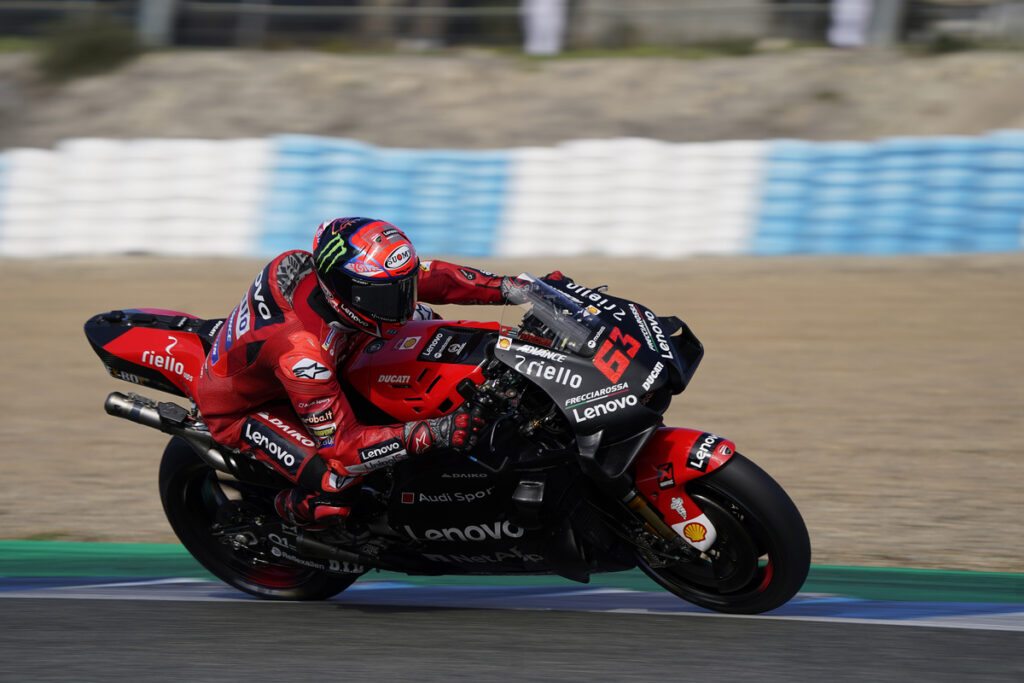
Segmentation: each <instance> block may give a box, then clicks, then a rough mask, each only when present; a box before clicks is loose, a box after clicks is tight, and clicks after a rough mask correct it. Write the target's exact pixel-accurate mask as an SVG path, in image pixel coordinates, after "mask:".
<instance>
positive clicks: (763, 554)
mask: <svg viewBox="0 0 1024 683" xmlns="http://www.w3.org/2000/svg"><path fill="white" fill-rule="evenodd" d="M687 493H688V494H689V495H690V496H691V497H692V498H693V499H694V500H695V501H696V502H697V503H698V505H700V506H701V508H702V509H703V510H704V513H705V514H706V515H707V516H708V517H709V518H710V519H711V522H712V523H713V524H714V525H715V529H716V530H717V532H718V538H717V539H716V540H715V543H714V545H713V546H711V548H709V549H708V550H707V552H705V553H702V554H701V556H700V557H699V558H698V559H696V560H694V561H687V562H679V563H676V564H671V565H667V566H652V564H651V563H649V562H647V561H646V560H645V559H644V558H643V557H638V563H639V566H640V569H642V570H643V571H644V573H646V574H647V575H648V576H650V577H651V578H652V579H654V581H655V582H657V583H658V584H660V585H661V586H662V587H663V588H665V589H666V590H668V591H670V592H672V593H674V594H676V595H678V596H679V597H681V598H683V599H684V600H687V601H688V602H692V603H694V604H695V605H699V606H701V607H706V608H708V609H712V610H715V611H718V612H728V613H732V614H759V613H761V612H767V611H768V610H772V609H775V608H776V607H779V606H781V605H783V604H785V603H786V602H788V601H789V599H790V598H792V597H793V596H794V595H796V592H797V591H798V590H800V587H801V586H803V583H804V580H805V579H806V578H807V571H808V569H809V568H810V564H811V543H810V538H809V537H808V534H807V526H806V525H805V524H804V520H803V518H802V517H801V516H800V512H799V511H798V510H797V508H796V505H794V504H793V501H792V500H791V499H790V498H789V496H788V495H786V492H785V491H783V490H782V487H781V486H779V485H778V483H776V482H775V480H774V479H772V478H771V476H769V475H768V474H767V473H766V472H765V471H764V470H762V469H761V468H760V467H758V466H757V465H755V464H754V463H753V462H751V461H750V460H748V459H747V458H745V457H743V456H742V455H740V454H739V453H737V454H736V455H734V456H733V457H732V458H731V459H730V460H729V462H727V463H726V464H725V465H723V466H722V467H721V468H720V469H718V470H716V471H715V472H712V473H711V474H709V475H707V476H706V477H701V478H700V479H695V480H693V481H692V482H690V483H689V484H688V485H687Z"/></svg>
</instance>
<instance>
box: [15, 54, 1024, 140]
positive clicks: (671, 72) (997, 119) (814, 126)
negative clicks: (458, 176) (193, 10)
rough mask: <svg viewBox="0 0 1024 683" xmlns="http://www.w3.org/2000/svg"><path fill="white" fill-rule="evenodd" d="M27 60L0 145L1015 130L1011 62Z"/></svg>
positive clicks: (949, 58)
mask: <svg viewBox="0 0 1024 683" xmlns="http://www.w3.org/2000/svg"><path fill="white" fill-rule="evenodd" d="M32 64H33V59H32V57H31V55H26V54H0V149H2V148H4V147H15V146H41V147H49V146H51V145H53V144H54V143H55V142H56V141H57V140H60V139H61V138H66V137H75V136H99V137H110V138H135V137H204V138H206V137H212V138H232V137H248V136H257V137H262V136H265V135H273V134H277V133H310V134H318V135H330V136H336V137H348V138H355V139H358V140H363V141H366V142H371V143H375V144H378V145H383V146H390V147H456V148H487V147H502V148H504V147H516V146H523V145H552V144H557V143H559V142H561V141H563V140H569V139H577V138H607V137H622V136H631V137H646V138H654V139H658V140H666V141H670V142H685V141H698V140H736V139H761V138H785V137H793V138H801V139H820V140H831V139H844V138H848V139H873V138H877V137H884V136H889V135H938V134H965V135H973V134H979V133H983V132H985V131H988V130H992V129H997V128H1024V88H1021V83H1024V58H1022V57H1021V53H1020V52H966V53H956V54H949V55H943V56H935V57H915V56H910V55H907V54H903V53H899V52H873V51H863V52H860V51H840V50H827V49H804V50H797V51H792V52H784V53H777V54H767V55H762V56H757V57H728V58H716V59H707V60H683V59H668V58H644V59H640V58H631V59H554V60H533V59H525V58H521V57H516V56H501V55H498V54H495V53H492V52H484V51H465V52H462V53H457V54H443V55H424V56H417V55H398V56H354V55H349V56H341V55H332V54H326V53H317V52H298V51H296V52H251V51H212V50H197V51H186V52H175V53H153V54H149V55H146V56H145V57H143V58H142V59H139V60H137V61H135V62H133V63H131V64H129V65H128V66H126V67H125V68H123V69H121V70H120V71H118V72H115V73H112V74H106V75H102V76H96V77H90V78H83V79H79V80H75V81H71V82H69V83H64V84H60V85H47V84H44V83H42V82H40V81H39V79H38V77H37V76H36V74H35V73H34V71H33V68H32Z"/></svg>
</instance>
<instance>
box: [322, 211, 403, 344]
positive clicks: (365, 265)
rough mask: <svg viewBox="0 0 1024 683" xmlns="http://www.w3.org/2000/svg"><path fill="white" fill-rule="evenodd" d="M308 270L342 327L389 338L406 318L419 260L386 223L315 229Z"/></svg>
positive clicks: (339, 221) (343, 221)
mask: <svg viewBox="0 0 1024 683" xmlns="http://www.w3.org/2000/svg"><path fill="white" fill-rule="evenodd" d="M313 265H314V267H315V269H316V276H317V279H318V280H319V282H320V289H322V290H323V293H324V296H325V297H326V298H327V303H328V304H329V305H330V306H331V308H332V309H334V312H335V313H337V315H338V318H339V320H340V321H341V323H342V324H343V325H345V326H346V327H353V328H355V329H358V330H361V331H363V332H367V333H369V334H372V335H374V336H377V337H390V336H393V335H395V334H396V333H397V332H398V330H399V329H400V328H401V327H402V325H403V324H404V323H405V322H406V321H408V320H409V318H411V317H412V314H413V311H414V310H415V308H416V285H417V279H418V277H419V270H420V268H419V258H417V256H416V250H415V249H414V248H413V246H412V242H410V241H409V238H408V237H406V236H405V234H404V233H403V232H402V231H401V230H399V229H398V228H396V227H395V226H393V225H391V224H390V223H386V222H384V221H379V220H375V219H373V218H336V219H334V220H331V221H326V222H324V223H321V224H320V227H318V228H317V231H316V236H315V237H314V238H313Z"/></svg>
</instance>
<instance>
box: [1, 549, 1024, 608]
mask: <svg viewBox="0 0 1024 683" xmlns="http://www.w3.org/2000/svg"><path fill="white" fill-rule="evenodd" d="M0 576H5V577H112V578H140V577H186V578H201V579H212V578H213V577H212V576H211V575H210V574H209V573H208V572H207V571H206V570H205V569H203V568H202V567H201V566H200V565H199V563H198V562H196V561H195V560H194V559H193V558H192V556H191V555H189V554H188V551H186V550H185V549H184V548H183V547H182V546H180V545H174V544H134V543H72V542H65V541H0ZM362 581H400V582H403V583H409V584H413V585H418V586H426V585H431V586H459V585H472V586H563V585H564V586H566V587H573V586H574V587H579V586H580V584H578V583H575V582H573V581H569V580H568V579H563V578H561V577H558V576H520V577H516V576H472V577H470V576H407V575H405V574H399V573H395V572H371V573H370V574H367V575H366V576H365V577H364V578H363V579H362ZM589 585H591V586H595V587H598V586H599V587H606V588H621V589H626V590H640V591H660V590H661V588H659V587H658V586H657V585H656V584H654V583H653V582H652V581H651V580H650V579H648V578H647V577H646V576H644V575H643V574H642V573H641V572H640V571H639V570H633V571H628V572H618V573H614V574H599V575H596V576H594V577H593V578H592V579H591V583H590V584H589ZM802 592H804V593H829V594H835V595H844V596H848V597H851V598H859V599H862V600H890V601H910V602H1000V603H1009V602H1014V603H1015V602H1021V603H1024V574H1001V573H995V572H965V571H947V570H940V569H891V568H884V567H834V566H822V565H815V566H812V567H811V571H810V575H809V576H808V577H807V582H806V583H805V584H804V587H803V590H802Z"/></svg>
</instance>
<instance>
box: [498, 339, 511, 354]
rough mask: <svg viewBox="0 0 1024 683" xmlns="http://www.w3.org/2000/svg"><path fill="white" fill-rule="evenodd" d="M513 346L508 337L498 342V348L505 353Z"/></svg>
mask: <svg viewBox="0 0 1024 683" xmlns="http://www.w3.org/2000/svg"><path fill="white" fill-rule="evenodd" d="M511 346H512V340H511V339H509V338H508V337H502V338H501V339H499V340H498V348H499V349H501V350H503V351H504V350H507V349H508V348H509V347H511Z"/></svg>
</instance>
